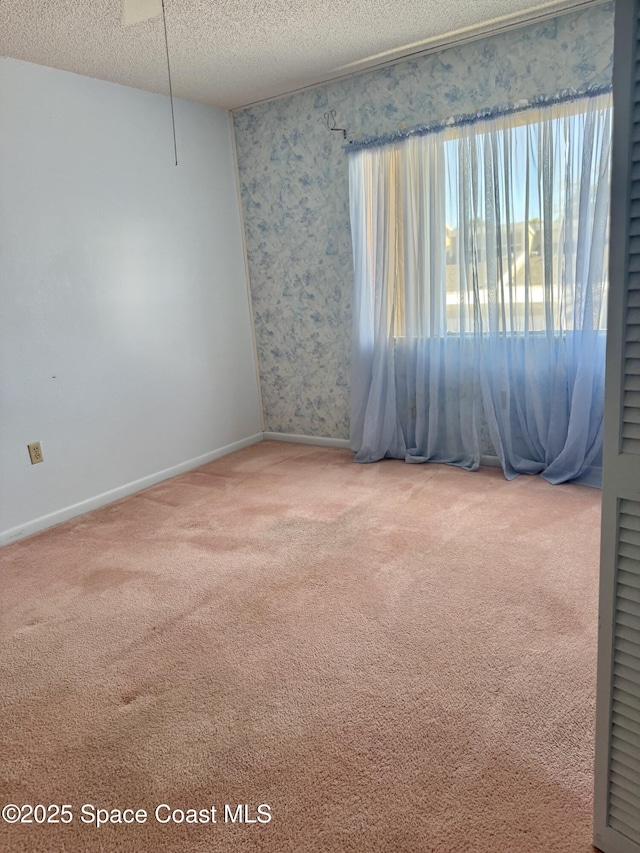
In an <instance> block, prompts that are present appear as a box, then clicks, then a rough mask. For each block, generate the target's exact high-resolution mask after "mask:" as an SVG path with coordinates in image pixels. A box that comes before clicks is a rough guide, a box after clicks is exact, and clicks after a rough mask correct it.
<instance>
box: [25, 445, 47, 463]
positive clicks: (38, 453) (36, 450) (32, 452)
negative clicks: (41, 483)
mask: <svg viewBox="0 0 640 853" xmlns="http://www.w3.org/2000/svg"><path fill="white" fill-rule="evenodd" d="M27 449H28V451H29V458H30V459H31V464H32V465H36V464H37V463H38V462H42V461H43V460H44V456H43V455H42V448H41V447H40V442H39V441H33V442H32V443H31V444H27Z"/></svg>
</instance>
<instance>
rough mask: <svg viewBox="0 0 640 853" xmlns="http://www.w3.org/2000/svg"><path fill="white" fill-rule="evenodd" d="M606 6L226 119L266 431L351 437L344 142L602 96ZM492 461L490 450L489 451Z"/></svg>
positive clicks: (609, 35) (606, 68) (608, 31)
mask: <svg viewBox="0 0 640 853" xmlns="http://www.w3.org/2000/svg"><path fill="white" fill-rule="evenodd" d="M612 52H613V4H606V5H602V6H596V7H592V8H589V9H585V10H583V11H580V12H572V13H569V14H566V15H562V16H559V17H557V18H554V19H552V20H549V21H546V22H545V23H541V24H535V25H530V26H526V27H522V28H520V29H517V30H512V31H510V32H506V33H502V34H499V35H495V36H492V37H490V38H487V39H483V40H481V41H475V42H471V43H468V44H463V45H459V46H457V47H453V48H450V49H448V50H445V51H441V52H439V53H436V54H431V55H428V56H423V57H420V58H417V59H415V60H411V61H406V62H402V63H399V64H396V65H393V66H390V67H388V68H385V69H380V70H378V71H372V72H369V73H366V74H362V75H359V76H356V77H353V78H351V79H349V80H345V81H340V82H335V83H332V84H328V85H325V86H320V87H317V88H315V89H313V90H309V91H306V92H301V93H298V94H295V95H291V96H288V97H285V98H281V99H279V100H276V101H272V102H271V103H266V104H260V105H257V106H255V107H251V108H248V109H244V110H237V111H236V112H234V127H235V134H236V145H237V151H238V167H239V174H240V182H241V192H242V205H243V215H244V223H245V234H246V246H247V256H248V264H249V275H250V282H251V295H252V303H253V312H254V318H255V329H256V340H257V349H258V361H259V370H260V382H261V389H262V399H263V406H264V419H265V429H266V430H267V431H272V432H285V433H298V434H306V435H314V436H328V437H331V438H341V439H344V438H348V436H349V358H350V346H351V344H350V340H351V314H350V303H351V287H352V281H353V265H352V255H351V235H350V228H349V188H348V162H347V155H346V154H345V152H344V150H343V147H342V145H343V139H342V134H340V133H330V132H329V131H328V130H327V128H326V126H325V125H324V121H323V114H324V113H325V112H326V111H327V110H329V109H335V110H336V118H337V121H338V126H340V127H346V128H347V129H348V130H349V132H350V134H351V135H352V136H371V135H377V134H383V133H389V132H391V131H394V130H396V129H397V128H398V127H403V126H404V127H411V126H414V125H417V124H425V123H427V122H429V121H432V120H434V119H437V118H445V117H447V116H451V115H456V114H459V113H469V112H474V111H476V110H478V109H480V108H482V107H491V106H495V105H497V104H503V103H506V102H509V101H517V100H520V99H525V98H526V99H528V98H531V97H533V96H535V95H540V94H549V95H550V94H553V93H554V92H556V91H557V90H559V89H564V88H576V89H578V88H582V87H584V86H588V85H601V84H608V83H610V82H611V72H612ZM486 450H489V448H486Z"/></svg>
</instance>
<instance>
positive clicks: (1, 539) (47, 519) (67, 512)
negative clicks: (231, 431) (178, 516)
mask: <svg viewBox="0 0 640 853" xmlns="http://www.w3.org/2000/svg"><path fill="white" fill-rule="evenodd" d="M259 441H262V433H256V434H255V435H250V436H249V437H248V438H243V439H241V440H240V441H234V442H233V443H232V444H227V445H225V446H224V447H219V448H218V449H217V450H212V451H211V452H210V453H205V454H204V455H203V456H197V457H196V458H195V459H189V460H187V461H186V462H181V463H180V464H179V465H173V466H172V467H171V468H165V469H164V471H158V472H157V473H155V474H150V475H149V476H148V477H142V478H141V479H140V480H134V481H133V482H132V483H127V484H126V485H124V486H118V488H116V489H111V490H110V491H108V492H103V493H102V494H100V495H96V496H95V497H93V498H88V499H87V500H86V501H80V502H79V503H76V504H72V505H71V506H68V507H65V508H64V509H59V510H56V511H55V512H51V513H49V514H48V515H42V516H40V518H35V519H34V520H33V521H28V522H26V524H20V525H18V526H17V527H12V528H10V529H9V530H3V531H1V532H0V546H2V545H8V544H9V543H10V542H16V541H17V540H18V539H24V538H25V537H26V536H32V535H33V534H34V533H40V532H41V531H42V530H47V529H48V528H49V527H54V526H55V525H56V524H61V523H62V522H63V521H68V520H69V519H70V518H75V517H76V516H77V515H82V514H83V513H85V512H90V511H91V510H92V509H99V508H100V507H101V506H106V504H110V503H113V502H114V501H119V500H121V499H122V498H126V497H128V496H129V495H133V494H135V493H136V492H141V491H142V490H143V489H148V488H149V487H150V486H155V484H156V483H160V482H162V480H168V479H170V478H171V477H177V476H178V474H184V473H185V472H186V471H191V470H192V469H193V468H199V467H200V466H201V465H206V464H207V462H213V460H214V459H219V458H220V457H221V456H226V455H227V454H228V453H234V452H235V451H236V450H241V449H242V448H243V447H249V445H250V444H257V443H258V442H259Z"/></svg>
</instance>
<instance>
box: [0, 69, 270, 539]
mask: <svg viewBox="0 0 640 853" xmlns="http://www.w3.org/2000/svg"><path fill="white" fill-rule="evenodd" d="M175 108H176V125H177V133H178V159H179V165H178V166H177V167H176V166H175V165H174V160H173V141H172V136H171V114H170V106H169V100H168V98H166V97H163V96H160V95H152V94H148V93H146V92H141V91H138V90H135V89H129V88H127V87H124V86H118V85H115V84H112V83H104V82H102V81H98V80H92V79H89V78H85V77H80V76H78V75H74V74H69V73H66V72H62V71H56V70H52V69H48V68H43V67H40V66H35V65H31V64H28V63H24V62H18V61H15V60H9V59H0V542H7V541H11V540H12V539H16V538H19V537H20V536H22V535H25V534H26V533H29V532H33V531H34V530H37V529H42V528H43V527H46V526H49V525H50V524H53V523H56V522H58V521H61V520H63V519H64V518H66V517H69V516H70V515H73V514H77V513H79V512H81V511H84V510H86V509H89V508H91V507H92V506H95V505H99V504H100V503H104V502H106V501H108V500H113V499H115V498H117V497H119V496H121V495H122V494H124V493H127V492H130V491H134V490H136V488H140V487H142V486H145V485H149V484H150V483H151V482H153V481H154V480H157V479H161V478H162V476H166V475H167V474H168V473H175V472H177V471H178V470H181V468H182V469H184V468H188V467H190V466H191V465H192V464H195V463H196V462H197V461H199V460H200V457H205V459H206V458H208V457H209V456H212V455H215V453H216V451H220V449H222V448H226V447H227V446H228V445H232V444H234V443H235V442H239V441H242V440H243V439H248V438H249V437H251V436H256V434H259V433H260V430H261V426H260V413H259V406H258V397H257V384H256V376H255V366H254V358H253V348H252V341H251V325H250V318H249V309H248V300H247V292H246V281H245V270H244V262H243V252H242V243H241V231H240V220H239V212H238V203H237V194H236V185H235V172H234V165H233V157H232V149H231V137H230V128H229V121H228V115H227V113H226V112H224V111H222V110H215V109H212V108H210V107H205V106H202V105H199V104H194V103H189V102H186V101H176V104H175ZM38 440H39V441H41V442H42V448H43V453H44V457H45V461H44V462H43V463H41V464H39V465H34V466H32V465H31V464H30V461H29V457H28V453H27V447H26V445H27V443H28V442H31V441H38ZM176 466H178V467H176ZM167 469H171V470H170V471H167ZM140 480H142V482H138V483H136V481H140ZM114 490H115V491H114Z"/></svg>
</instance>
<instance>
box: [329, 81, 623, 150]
mask: <svg viewBox="0 0 640 853" xmlns="http://www.w3.org/2000/svg"><path fill="white" fill-rule="evenodd" d="M612 89H613V87H612V85H611V84H610V83H609V84H607V85H604V86H587V87H585V88H583V89H563V90H561V91H559V92H556V93H555V94H553V95H536V96H535V97H534V98H530V99H529V100H526V101H518V102H517V103H510V104H501V105H499V106H495V107H487V108H484V109H481V110H478V111H477V112H475V113H466V114H463V115H456V116H450V117H449V118H445V119H436V120H435V121H432V122H429V124H420V125H417V126H416V127H410V128H401V129H400V130H396V131H394V132H393V133H387V134H384V135H382V136H367V137H364V138H362V139H354V140H352V141H351V142H349V144H348V145H344V146H343V148H344V150H345V151H347V152H348V153H352V152H353V151H362V150H363V149H364V148H380V147H382V146H384V145H391V144H393V143H395V142H404V140H405V139H411V138H412V137H414V136H428V135H429V134H432V133H441V132H443V131H445V130H450V129H451V128H454V127H462V126H464V125H472V124H479V123H480V122H483V121H490V120H491V119H494V118H501V117H502V116H508V115H515V114H517V113H522V112H526V111H527V110H532V109H536V108H537V109H542V108H544V107H550V106H553V105H555V104H566V103H569V102H571V101H581V100H585V99H587V98H599V97H600V96H601V95H610V94H611V92H612Z"/></svg>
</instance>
